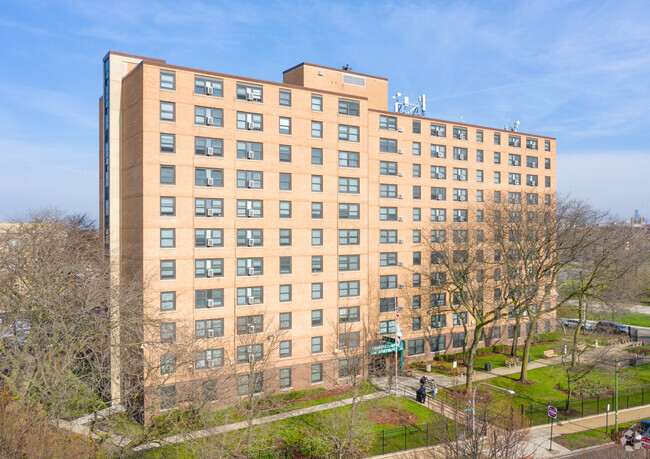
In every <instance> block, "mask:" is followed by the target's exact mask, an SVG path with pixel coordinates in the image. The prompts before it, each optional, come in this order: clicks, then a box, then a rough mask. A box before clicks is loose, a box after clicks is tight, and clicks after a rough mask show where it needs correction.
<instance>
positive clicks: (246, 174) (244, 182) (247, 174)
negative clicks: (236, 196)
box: [237, 170, 264, 190]
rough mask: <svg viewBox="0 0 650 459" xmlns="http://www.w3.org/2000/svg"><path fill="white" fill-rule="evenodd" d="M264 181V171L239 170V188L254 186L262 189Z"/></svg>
mask: <svg viewBox="0 0 650 459" xmlns="http://www.w3.org/2000/svg"><path fill="white" fill-rule="evenodd" d="M263 183H264V182H263V173H262V172H260V171H245V170H238V171H237V188H252V189H253V188H254V189H258V190H261V189H262V187H263Z"/></svg>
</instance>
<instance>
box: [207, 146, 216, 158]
mask: <svg viewBox="0 0 650 459" xmlns="http://www.w3.org/2000/svg"><path fill="white" fill-rule="evenodd" d="M206 155H208V156H214V148H212V147H208V149H207V151H206Z"/></svg>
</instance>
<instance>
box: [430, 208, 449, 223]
mask: <svg viewBox="0 0 650 459" xmlns="http://www.w3.org/2000/svg"><path fill="white" fill-rule="evenodd" d="M431 221H432V222H444V221H447V210H446V209H431Z"/></svg>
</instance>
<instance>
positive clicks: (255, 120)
mask: <svg viewBox="0 0 650 459" xmlns="http://www.w3.org/2000/svg"><path fill="white" fill-rule="evenodd" d="M262 128H263V121H262V115H261V114H260V113H247V112H237V129H244V130H247V131H261V130H262Z"/></svg>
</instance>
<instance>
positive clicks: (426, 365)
mask: <svg viewBox="0 0 650 459" xmlns="http://www.w3.org/2000/svg"><path fill="white" fill-rule="evenodd" d="M424 369H425V370H426V372H427V373H430V372H431V364H430V363H426V364H424Z"/></svg>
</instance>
